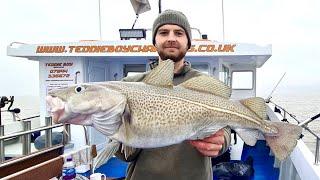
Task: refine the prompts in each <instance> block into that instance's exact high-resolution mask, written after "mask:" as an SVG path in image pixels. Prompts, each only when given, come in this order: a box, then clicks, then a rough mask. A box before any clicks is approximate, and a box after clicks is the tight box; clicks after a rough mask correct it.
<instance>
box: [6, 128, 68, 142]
mask: <svg viewBox="0 0 320 180" xmlns="http://www.w3.org/2000/svg"><path fill="white" fill-rule="evenodd" d="M61 126H63V124H54V125H51V126H45V127H40V128H36V129H32V130H28V131H23V132H17V133H12V134H8V135H4V136H0V140H3V139H8V138H12V137H16V136H22V135H26V134H30V133H34V132H37V131H43V130H47V129H53V128H57V127H61Z"/></svg>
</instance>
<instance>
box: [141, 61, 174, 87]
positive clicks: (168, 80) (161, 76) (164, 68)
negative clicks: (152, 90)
mask: <svg viewBox="0 0 320 180" xmlns="http://www.w3.org/2000/svg"><path fill="white" fill-rule="evenodd" d="M173 70H174V62H173V61H172V60H170V59H168V60H166V61H160V63H159V65H158V66H157V67H155V68H154V69H153V70H152V71H150V73H149V74H147V75H146V77H145V78H144V79H143V82H144V83H146V84H149V85H153V86H160V87H166V88H173Z"/></svg>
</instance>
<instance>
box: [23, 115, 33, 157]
mask: <svg viewBox="0 0 320 180" xmlns="http://www.w3.org/2000/svg"><path fill="white" fill-rule="evenodd" d="M23 130H24V131H28V130H31V121H23ZM30 152H31V134H26V135H24V136H23V138H22V154H23V155H28V154H30Z"/></svg>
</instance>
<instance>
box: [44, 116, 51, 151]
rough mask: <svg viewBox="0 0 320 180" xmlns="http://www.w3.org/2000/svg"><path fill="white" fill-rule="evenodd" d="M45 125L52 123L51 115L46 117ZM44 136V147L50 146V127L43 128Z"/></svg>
mask: <svg viewBox="0 0 320 180" xmlns="http://www.w3.org/2000/svg"><path fill="white" fill-rule="evenodd" d="M45 119H46V126H51V125H52V117H46V118H45ZM45 134H46V135H45V136H46V147H51V146H52V129H47V130H45Z"/></svg>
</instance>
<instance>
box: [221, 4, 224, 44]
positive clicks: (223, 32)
mask: <svg viewBox="0 0 320 180" xmlns="http://www.w3.org/2000/svg"><path fill="white" fill-rule="evenodd" d="M221 4H222V5H221V9H222V40H223V42H224V8H223V0H222V2H221Z"/></svg>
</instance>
